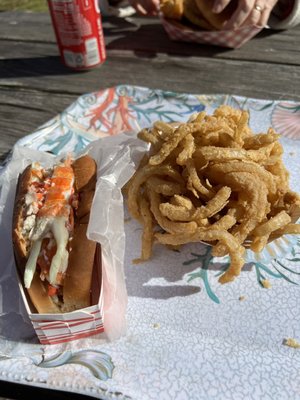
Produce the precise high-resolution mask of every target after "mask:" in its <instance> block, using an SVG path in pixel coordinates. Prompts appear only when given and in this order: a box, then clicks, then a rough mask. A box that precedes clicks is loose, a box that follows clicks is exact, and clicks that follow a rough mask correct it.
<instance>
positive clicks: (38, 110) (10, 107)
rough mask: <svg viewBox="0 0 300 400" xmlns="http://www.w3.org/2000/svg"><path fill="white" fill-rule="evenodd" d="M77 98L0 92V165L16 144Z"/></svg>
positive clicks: (5, 89)
mask: <svg viewBox="0 0 300 400" xmlns="http://www.w3.org/2000/svg"><path fill="white" fill-rule="evenodd" d="M76 98H77V95H72V96H71V95H66V94H59V95H56V94H51V96H49V94H48V93H45V92H39V91H34V90H26V89H21V88H16V89H14V88H1V89H0V109H1V113H0V126H1V135H0V162H1V161H3V160H4V158H5V157H6V155H7V153H8V152H9V151H10V149H11V148H12V146H13V145H14V144H15V143H16V141H17V140H18V139H20V138H22V137H24V136H26V135H28V134H30V133H32V132H33V131H35V130H36V129H37V128H38V127H39V126H41V125H43V124H44V123H45V122H47V121H49V120H50V119H51V118H53V117H55V116H56V115H57V114H58V113H59V112H61V111H63V110H64V109H65V108H66V107H68V105H70V104H71V103H72V102H73V101H75V100H76Z"/></svg>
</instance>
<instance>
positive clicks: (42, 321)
mask: <svg viewBox="0 0 300 400" xmlns="http://www.w3.org/2000/svg"><path fill="white" fill-rule="evenodd" d="M96 257H99V259H100V258H101V251H100V246H97V253H96ZM101 269H102V266H101V262H100V263H99V265H97V266H95V270H96V273H95V276H94V279H93V284H92V289H91V290H92V302H93V303H95V304H93V305H91V306H89V307H86V308H83V309H80V310H76V311H72V312H68V313H61V314H59V313H57V314H38V313H35V312H32V310H33V305H32V304H31V301H30V299H29V296H28V295H27V293H25V289H24V286H23V284H22V280H21V277H20V276H19V274H18V273H17V276H18V284H19V288H20V292H21V296H22V298H23V301H24V305H25V308H26V311H27V312H28V316H29V319H30V320H31V323H32V325H33V328H34V330H35V332H36V334H37V336H38V339H39V341H40V343H41V344H59V343H65V342H70V341H73V340H77V339H82V338H85V337H88V336H92V335H96V334H99V333H102V332H103V331H104V325H103V322H104V312H103V304H104V302H103V300H104V299H103V281H102V273H101ZM96 276H98V277H99V276H101V278H100V279H95V278H96Z"/></svg>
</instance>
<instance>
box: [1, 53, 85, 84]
mask: <svg viewBox="0 0 300 400" xmlns="http://www.w3.org/2000/svg"><path fill="white" fill-rule="evenodd" d="M74 73H78V71H73V70H71V69H70V68H67V67H66V66H64V65H63V64H62V62H61V60H60V57H59V56H47V57H32V58H30V57H29V58H11V59H6V60H0V79H7V78H20V77H34V76H46V75H71V74H74Z"/></svg>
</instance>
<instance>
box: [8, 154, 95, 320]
mask: <svg viewBox="0 0 300 400" xmlns="http://www.w3.org/2000/svg"><path fill="white" fill-rule="evenodd" d="M72 168H73V170H74V177H75V182H74V187H75V192H76V193H77V194H78V197H79V202H78V208H77V209H76V210H74V211H75V212H74V232H73V236H72V241H71V251H70V253H69V264H68V268H67V272H66V275H65V279H64V286H63V306H62V308H59V307H58V305H56V304H55V302H54V301H53V299H52V297H50V296H48V294H47V286H46V284H44V283H43V282H42V281H41V279H40V278H39V275H38V273H35V275H34V278H33V280H32V283H31V286H30V289H28V294H29V297H30V300H31V302H32V304H33V305H34V307H35V308H36V310H37V311H38V312H39V313H59V312H69V311H73V310H76V309H80V308H85V307H88V306H90V305H91V281H92V274H93V267H94V260H95V251H96V243H95V242H93V241H91V240H89V239H88V238H87V236H86V232H87V226H88V221H89V215H90V209H91V205H92V201H93V197H94V191H95V186H96V179H97V166H96V163H95V161H94V160H93V159H92V158H91V157H89V156H83V157H81V158H79V159H77V160H75V161H74V163H73V164H72ZM30 180H31V166H28V167H27V168H26V169H25V170H24V172H23V173H22V174H21V175H20V177H19V181H18V186H17V192H16V197H15V206H14V213H13V246H14V253H15V259H16V264H17V267H18V270H19V273H20V275H21V278H22V280H23V275H24V268H25V265H26V261H27V258H28V256H29V246H28V245H26V240H25V238H24V237H23V235H22V222H23V219H24V214H25V200H24V199H25V194H26V193H27V190H28V185H29V182H30Z"/></svg>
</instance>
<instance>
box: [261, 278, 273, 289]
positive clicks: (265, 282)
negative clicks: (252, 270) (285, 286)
mask: <svg viewBox="0 0 300 400" xmlns="http://www.w3.org/2000/svg"><path fill="white" fill-rule="evenodd" d="M261 284H262V286H263V287H264V288H265V289H270V288H271V287H272V285H271V282H270V281H269V280H268V279H262V280H261Z"/></svg>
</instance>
